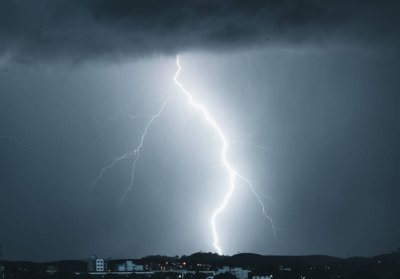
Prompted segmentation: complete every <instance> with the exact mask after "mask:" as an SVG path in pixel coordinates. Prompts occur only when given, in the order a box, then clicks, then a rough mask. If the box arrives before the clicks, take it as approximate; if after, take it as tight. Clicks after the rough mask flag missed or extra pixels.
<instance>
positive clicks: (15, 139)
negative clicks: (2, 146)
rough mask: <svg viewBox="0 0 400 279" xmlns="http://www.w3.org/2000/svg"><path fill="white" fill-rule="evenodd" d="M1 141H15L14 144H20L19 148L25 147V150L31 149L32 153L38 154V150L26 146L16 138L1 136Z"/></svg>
mask: <svg viewBox="0 0 400 279" xmlns="http://www.w3.org/2000/svg"><path fill="white" fill-rule="evenodd" d="M0 139H5V140H10V141H13V142H15V143H16V144H18V145H19V146H21V147H23V148H25V149H29V150H31V151H33V152H37V150H36V149H34V148H33V147H30V146H29V145H26V144H25V143H23V142H22V141H21V140H19V139H18V138H16V137H13V136H5V135H0Z"/></svg>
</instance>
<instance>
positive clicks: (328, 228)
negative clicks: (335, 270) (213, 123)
mask: <svg viewBox="0 0 400 279" xmlns="http://www.w3.org/2000/svg"><path fill="white" fill-rule="evenodd" d="M399 12H400V5H398V4H397V3H396V1H326V2H324V1H272V0H270V1H233V0H232V1H200V0H198V1H194V0H191V1H156V0H152V1H128V0H122V1H105V0H97V1H94V0H86V1H70V0H69V1H67V0H64V1H62V0H60V1H51V0H40V1H28V0H27V1H22V0H20V1H0V213H1V214H0V217H1V220H0V243H2V244H3V252H4V256H5V258H6V259H25V260H37V261H39V260H55V259H66V258H68V259H81V258H86V257H88V255H89V254H93V253H94V254H97V255H99V256H103V257H142V256H146V255H148V254H166V255H183V254H191V253H194V252H197V251H200V250H201V251H211V252H215V248H214V247H213V243H212V241H213V239H212V233H211V228H210V217H211V215H212V213H213V211H214V210H215V209H216V208H217V207H218V206H219V205H220V203H221V199H222V198H223V196H224V195H225V193H226V190H227V187H228V180H227V175H226V171H225V170H224V168H223V166H222V165H221V161H220V157H219V154H220V143H219V141H218V137H217V136H216V134H215V131H213V130H212V129H211V128H210V126H209V125H207V123H206V122H205V121H204V118H203V117H202V116H201V115H200V114H199V113H198V112H196V111H195V110H193V108H192V107H190V105H189V104H188V102H187V99H186V98H185V96H184V95H183V94H182V91H180V89H179V87H178V86H177V85H176V84H175V83H174V81H173V77H174V74H175V73H176V71H177V66H176V64H175V63H176V62H175V57H176V55H177V54H179V55H180V59H181V66H182V71H181V75H180V76H179V79H180V81H181V82H182V83H183V84H184V85H185V88H186V89H187V90H189V91H190V92H191V93H192V94H193V96H194V97H195V98H196V99H197V100H198V101H199V102H201V103H203V104H204V105H205V106H207V108H208V109H209V111H210V113H211V114H212V115H213V116H214V117H215V119H216V120H217V122H218V123H219V125H220V126H221V127H222V129H223V131H224V132H225V134H226V136H227V137H228V138H229V139H230V142H231V145H230V149H229V152H228V153H229V154H228V155H229V156H228V157H229V160H230V161H231V162H232V164H233V165H234V166H235V168H236V169H237V170H239V172H240V173H241V174H242V175H244V176H245V177H247V178H248V179H249V180H251V181H252V182H253V184H254V187H255V189H256V191H257V193H259V195H260V197H261V200H262V202H263V203H264V204H265V207H266V211H267V213H268V215H269V216H270V217H271V218H272V219H273V221H274V225H275V226H276V227H277V228H278V229H277V232H276V234H277V235H276V237H274V234H273V228H272V226H271V223H270V222H269V221H268V220H266V219H265V218H264V216H263V214H262V210H261V209H260V206H259V204H258V202H257V199H256V197H255V196H254V195H253V194H252V192H251V190H250V188H249V187H248V186H247V185H246V184H245V183H243V182H240V181H238V183H237V187H236V188H235V191H234V193H233V196H232V199H231V200H230V202H229V204H228V206H227V208H226V210H224V211H223V213H222V214H221V215H219V217H218V222H217V224H218V226H217V227H218V232H219V235H220V244H221V246H222V247H223V251H224V252H225V253H227V254H234V253H237V252H254V253H260V254H286V255H287V254H290V255H299V254H327V255H334V256H341V257H347V256H355V255H358V256H371V255H376V254H379V253H385V252H391V251H392V250H395V249H397V248H398V247H400V203H399V202H398V200H399V197H400V187H399V186H400V157H399V156H400V147H399V144H398V143H399V142H400V125H399V119H400V112H399V109H398V108H399V104H400V95H399V93H400V92H399V88H400V79H399V73H400V55H399V53H398V48H399V47H400V41H399V38H400V36H399V35H398V30H399V27H400V24H399V23H400V22H399V19H398V14H399ZM169 98H171V99H170V101H169V102H168V103H167V105H166V106H165V108H164V110H163V111H162V113H161V114H160V116H159V117H158V118H156V119H154V122H152V124H151V125H150V126H149V129H148V130H147V135H146V137H145V139H144V142H143V146H142V148H141V152H140V157H139V158H138V160H137V162H136V170H135V178H134V181H133V186H132V189H131V191H129V192H128V194H127V195H126V196H124V193H126V191H127V189H128V187H129V185H130V179H131V170H132V164H133V162H134V159H135V158H136V157H135V156H131V157H129V158H127V159H124V160H121V161H119V162H118V163H117V164H115V165H114V167H112V168H110V169H107V170H106V171H105V172H104V173H103V175H102V176H101V178H100V179H98V180H96V178H98V176H99V174H100V172H101V170H102V169H103V168H104V167H106V166H108V165H110V164H111V163H112V162H113V160H115V159H116V158H118V157H119V156H122V155H123V154H126V153H127V152H132V150H133V149H134V148H135V147H136V146H138V144H139V143H140V141H141V136H142V133H143V131H144V130H145V128H146V125H147V124H148V121H149V119H150V117H152V116H153V115H155V114H157V112H159V110H160V108H161V106H162V105H163V103H164V102H165V101H166V100H167V99H169ZM93 182H96V183H93Z"/></svg>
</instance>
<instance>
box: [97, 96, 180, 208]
mask: <svg viewBox="0 0 400 279" xmlns="http://www.w3.org/2000/svg"><path fill="white" fill-rule="evenodd" d="M171 99H172V97H169V98H168V99H166V100H165V101H164V102H163V104H162V106H161V107H160V109H159V110H158V112H157V113H156V114H155V115H153V116H152V117H150V120H149V121H148V122H147V124H146V126H145V128H144V131H143V133H142V135H141V137H140V142H139V144H138V145H137V146H136V147H135V148H134V149H133V150H131V151H130V152H127V153H125V154H123V155H121V156H119V157H117V158H115V159H114V160H113V161H112V162H111V164H109V165H107V166H105V167H103V168H102V169H101V171H100V173H99V175H98V176H97V177H96V179H95V180H94V181H93V183H92V186H94V185H96V184H97V183H98V182H99V180H100V179H101V178H102V177H103V175H104V174H105V172H106V171H108V170H109V169H111V168H113V167H114V166H115V165H116V164H117V163H119V162H120V161H122V160H125V159H128V158H131V157H134V159H133V163H132V171H131V179H130V183H129V186H128V188H127V189H126V191H125V192H124V194H123V195H122V197H121V200H120V202H122V201H123V200H124V199H125V197H126V195H127V194H128V193H129V191H130V190H131V189H132V187H133V182H134V180H135V172H136V163H137V161H138V160H139V158H140V151H141V149H142V147H143V143H144V140H145V138H146V136H147V132H148V130H149V128H150V127H151V125H152V124H153V122H154V121H155V120H156V119H157V118H158V117H159V116H160V115H161V113H162V112H163V111H164V109H165V106H166V105H167V104H168V103H169V102H170V101H171Z"/></svg>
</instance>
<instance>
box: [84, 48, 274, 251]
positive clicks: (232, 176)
mask: <svg viewBox="0 0 400 279" xmlns="http://www.w3.org/2000/svg"><path fill="white" fill-rule="evenodd" d="M176 65H177V67H178V70H177V71H176V73H175V75H174V77H173V80H174V82H175V83H176V85H177V86H178V87H179V88H180V89H181V91H182V92H183V93H184V95H185V97H186V98H187V100H188V102H189V104H190V105H191V106H192V107H193V108H194V109H195V110H197V111H199V113H200V114H201V115H202V116H203V117H204V119H205V121H206V122H207V124H208V125H210V127H211V128H212V129H213V130H214V131H215V132H216V134H217V135H218V138H219V140H220V142H221V150H220V157H221V166H222V168H224V169H225V170H226V172H227V174H228V189H227V192H226V193H225V195H224V197H223V198H222V200H221V202H220V204H219V206H218V207H217V208H216V209H215V210H214V212H213V214H212V216H211V220H210V223H211V232H212V235H213V246H214V248H215V250H216V251H217V253H218V254H220V255H222V254H223V251H222V248H221V246H220V240H219V235H218V231H217V220H218V217H219V215H220V214H221V213H222V212H223V211H224V210H225V209H226V207H227V206H228V203H229V201H230V200H231V198H232V195H233V192H234V190H235V188H236V180H238V179H240V180H242V181H243V182H245V183H246V184H247V185H248V187H249V188H250V190H251V192H252V194H253V195H254V196H255V197H256V200H257V202H258V204H259V206H260V208H261V210H262V213H263V215H264V217H265V218H266V219H267V220H268V221H269V222H270V223H271V226H272V229H273V233H274V236H275V237H276V229H277V228H276V227H275V225H274V223H273V220H272V218H271V217H270V216H269V215H268V214H267V213H266V209H265V206H264V204H263V202H262V200H261V198H260V196H259V194H258V193H257V191H256V189H255V187H254V185H253V184H252V182H251V181H250V180H249V179H247V178H246V177H244V176H243V175H241V174H240V173H238V171H237V170H236V169H235V168H234V167H233V166H232V164H231V163H230V161H229V159H228V156H227V154H228V149H229V145H230V140H229V139H228V137H227V136H226V134H225V133H224V131H223V129H222V128H221V126H220V125H219V124H218V123H217V121H216V120H215V118H214V117H213V116H212V115H211V113H210V112H209V111H208V109H207V108H206V107H205V106H204V105H203V104H201V103H199V102H198V101H196V100H195V99H194V98H193V96H192V95H191V94H190V93H189V91H187V90H186V89H185V87H184V86H183V84H182V83H181V82H180V81H179V80H178V76H179V74H180V72H181V70H182V67H181V65H180V62H179V55H178V56H177V57H176ZM171 99H172V97H169V98H168V99H166V100H165V101H164V102H163V104H162V106H161V107H160V109H159V110H158V112H157V113H156V114H155V115H153V116H152V117H149V121H148V122H147V123H146V126H145V128H144V131H143V133H142V135H141V137H140V142H139V144H138V145H137V146H136V147H135V148H134V149H132V150H131V151H130V152H127V153H125V154H123V155H121V156H119V157H117V158H115V159H114V160H113V161H112V162H111V163H110V164H109V165H107V166H105V167H103V168H102V169H101V171H100V173H99V175H98V176H97V178H96V179H95V180H94V181H93V183H92V186H93V185H95V184H97V183H98V181H99V180H100V179H101V178H102V177H103V175H104V174H105V172H106V171H108V170H109V169H111V168H113V167H114V166H115V165H116V164H117V163H119V162H120V161H122V160H125V159H129V158H133V162H132V171H131V177H130V184H129V186H128V187H127V189H126V191H125V193H124V194H123V196H122V198H121V200H120V202H121V201H123V200H124V199H125V197H126V196H127V194H128V193H129V191H130V190H131V189H132V187H133V183H134V179H135V173H136V164H137V161H138V160H139V159H140V151H141V149H142V147H143V144H144V141H145V138H146V136H147V132H148V130H149V128H150V127H151V125H152V124H153V122H154V121H155V120H156V119H157V118H158V117H159V116H160V115H161V114H162V112H163V111H164V109H165V107H166V105H167V104H168V103H169V102H170V101H171ZM122 116H124V117H129V118H130V119H131V120H132V119H135V118H139V117H143V116H132V115H122ZM118 117H119V115H117V116H115V117H113V118H111V119H109V120H108V121H107V123H106V125H105V127H104V128H103V130H102V132H101V135H100V137H101V136H103V135H104V133H105V130H106V129H107V127H108V126H109V125H110V123H111V121H113V120H116V119H117V118H118ZM128 123H129V122H128ZM245 144H249V143H245ZM251 145H253V146H255V147H257V148H262V147H261V146H259V145H255V144H251ZM262 149H264V150H265V148H262ZM165 164H166V163H164V168H163V172H165ZM163 176H164V174H163Z"/></svg>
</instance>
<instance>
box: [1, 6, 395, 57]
mask: <svg viewBox="0 0 400 279" xmlns="http://www.w3.org/2000/svg"><path fill="white" fill-rule="evenodd" d="M399 6H400V5H398V4H396V3H395V1H329V2H328V1H325V2H322V1H312V0H306V1H301V0H299V1H275V0H267V1H239V0H231V1H201V0H190V1H178V0H172V1H160V0H147V1H129V0H120V1H108V0H86V1H76V0H68V1H66V0H60V1H52V0H39V1H29V0H20V1H2V2H1V3H0V42H1V43H0V53H2V54H3V55H5V54H6V55H9V56H11V57H13V58H14V59H18V60H22V61H37V60H39V61H40V60H49V59H62V60H63V59H67V60H70V61H80V60H82V59H83V60H85V59H99V58H105V59H120V58H126V57H127V56H129V57H133V58H135V57H138V56H143V55H144V56H146V55H151V54H155V53H176V52H180V51H186V50H215V51H225V50H232V49H238V48H244V47H246V48H251V47H264V46H277V45H278V46H279V45H292V44H305V43H310V44H319V45H325V46H332V45H334V46H335V45H338V46H344V47H347V46H353V45H355V46H359V45H391V44H393V43H397V41H398V39H397V37H398V36H397V35H396V29H397V27H398V25H399V20H398V19H397V15H398V12H399Z"/></svg>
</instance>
